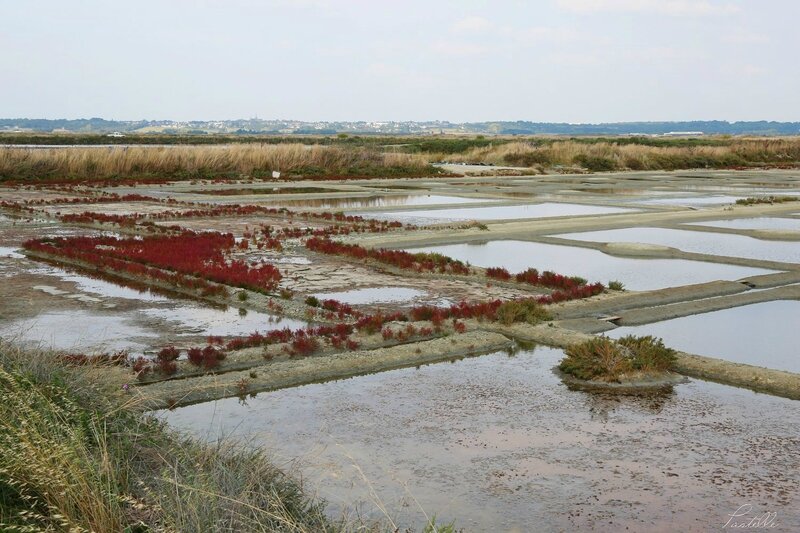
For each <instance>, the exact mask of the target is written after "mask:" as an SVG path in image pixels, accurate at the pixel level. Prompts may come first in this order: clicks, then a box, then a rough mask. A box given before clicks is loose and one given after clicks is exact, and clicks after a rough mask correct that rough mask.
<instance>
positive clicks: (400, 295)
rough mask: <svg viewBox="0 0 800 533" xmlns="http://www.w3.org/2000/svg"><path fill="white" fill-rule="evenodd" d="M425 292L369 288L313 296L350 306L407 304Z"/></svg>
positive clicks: (406, 288) (395, 288)
mask: <svg viewBox="0 0 800 533" xmlns="http://www.w3.org/2000/svg"><path fill="white" fill-rule="evenodd" d="M425 294H426V293H425V291H420V290H417V289H411V288H409V287H371V288H368V289H355V290H352V291H343V292H326V293H318V294H315V295H314V296H316V297H317V298H319V299H320V300H328V299H330V300H338V301H340V302H343V303H346V304H350V305H363V304H374V303H391V302H407V301H410V300H413V299H415V298H419V297H421V296H425Z"/></svg>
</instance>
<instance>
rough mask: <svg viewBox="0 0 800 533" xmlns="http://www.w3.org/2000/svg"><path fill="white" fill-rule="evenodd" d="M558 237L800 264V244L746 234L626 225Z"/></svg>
mask: <svg viewBox="0 0 800 533" xmlns="http://www.w3.org/2000/svg"><path fill="white" fill-rule="evenodd" d="M558 237H563V238H565V239H575V240H578V241H593V242H633V243H644V244H658V245H661V246H671V247H673V248H677V249H679V250H683V251H686V252H695V253H700V254H709V255H725V256H732V257H745V258H750V259H764V260H767V261H781V262H785V263H800V243H796V242H773V241H763V240H760V239H754V238H752V237H746V236H744V235H728V234H724V233H708V232H701V231H690V230H678V229H664V228H625V229H615V230H607V231H590V232H583V233H566V234H562V235H558Z"/></svg>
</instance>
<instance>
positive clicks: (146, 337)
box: [0, 310, 158, 353]
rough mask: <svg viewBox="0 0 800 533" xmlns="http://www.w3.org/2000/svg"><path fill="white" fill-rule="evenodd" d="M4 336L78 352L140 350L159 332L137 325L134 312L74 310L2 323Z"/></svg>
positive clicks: (132, 351) (23, 341)
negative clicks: (111, 312)
mask: <svg viewBox="0 0 800 533" xmlns="http://www.w3.org/2000/svg"><path fill="white" fill-rule="evenodd" d="M0 336H2V337H3V338H4V339H5V340H10V341H12V342H19V343H21V344H25V345H32V346H34V347H41V348H44V349H53V350H59V351H66V352H74V353H79V352H80V353H110V352H114V351H117V350H128V351H130V352H131V353H140V352H142V351H143V350H145V349H146V348H147V347H148V346H149V345H150V342H151V341H153V340H154V339H155V338H157V337H158V333H156V332H155V331H153V330H150V329H148V328H145V327H140V326H138V325H136V324H135V323H134V322H133V320H132V317H131V316H127V317H126V316H123V315H121V314H118V315H108V314H97V313H92V312H88V311H82V310H70V311H53V312H47V313H42V314H40V315H38V316H37V317H35V318H28V319H21V320H15V321H13V322H9V323H5V324H2V325H0Z"/></svg>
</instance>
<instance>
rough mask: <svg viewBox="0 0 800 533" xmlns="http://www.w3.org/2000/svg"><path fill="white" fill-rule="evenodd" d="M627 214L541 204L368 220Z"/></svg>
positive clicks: (385, 215) (434, 211)
mask: <svg viewBox="0 0 800 533" xmlns="http://www.w3.org/2000/svg"><path fill="white" fill-rule="evenodd" d="M627 211H632V210H631V209H627V208H622V207H605V206H597V205H582V204H561V203H556V202H545V203H541V204H525V205H503V206H491V207H467V208H456V209H431V210H420V211H393V212H387V213H375V214H372V213H370V214H369V215H368V216H369V217H371V218H377V219H388V220H400V221H404V222H407V223H412V224H413V223H417V224H433V223H439V222H459V221H463V220H505V219H509V220H511V219H523V218H551V217H563V216H580V215H605V214H611V213H624V212H627Z"/></svg>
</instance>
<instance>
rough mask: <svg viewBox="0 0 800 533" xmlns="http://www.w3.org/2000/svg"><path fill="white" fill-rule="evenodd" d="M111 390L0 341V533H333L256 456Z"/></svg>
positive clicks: (88, 369)
mask: <svg viewBox="0 0 800 533" xmlns="http://www.w3.org/2000/svg"><path fill="white" fill-rule="evenodd" d="M119 372H122V371H121V370H120V371H119ZM114 376H116V377H114ZM123 380H124V374H121V373H120V374H114V369H113V368H95V367H93V366H91V365H88V366H86V365H84V366H81V367H80V368H66V367H64V366H62V365H61V364H59V363H57V362H56V359H55V358H53V357H52V354H47V353H35V352H27V351H26V352H23V351H21V350H19V349H18V348H16V347H13V346H10V345H8V344H5V343H2V342H0V449H2V454H0V530H2V531H148V530H165V531H302V532H305V531H309V532H310V531H334V530H340V529H342V528H343V526H342V525H339V524H337V525H332V524H331V523H329V522H328V521H327V520H326V519H325V518H324V516H323V514H322V509H321V507H320V505H319V504H317V503H315V502H313V501H311V500H309V499H308V498H307V497H306V496H305V495H304V494H303V492H302V490H301V488H300V486H299V485H298V484H297V483H295V482H294V481H293V480H292V479H290V478H289V477H287V476H286V475H285V474H283V473H282V472H281V471H279V470H278V469H277V468H275V467H274V466H273V465H272V464H271V463H270V462H269V461H268V460H267V458H266V457H265V456H264V455H263V454H262V453H261V452H258V451H254V450H252V449H249V448H246V447H244V446H241V445H239V444H236V443H231V442H220V443H218V444H216V445H206V444H201V443H199V442H196V441H193V440H190V439H186V438H183V437H180V436H178V435H176V434H174V433H173V432H171V431H169V430H168V429H167V428H166V427H165V426H164V425H163V424H162V423H161V422H159V421H157V420H156V419H154V418H153V417H150V416H146V415H143V414H142V413H141V408H142V407H143V405H142V404H141V400H140V398H139V397H138V396H137V395H136V394H133V393H130V394H127V393H124V392H123V391H122V388H121V386H120V384H121V383H122V382H123Z"/></svg>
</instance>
